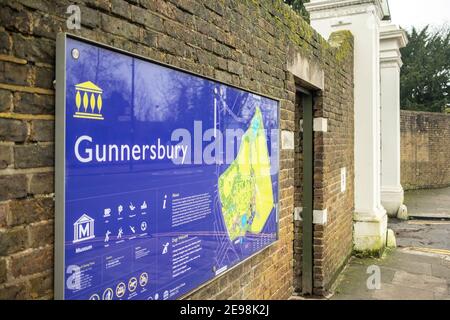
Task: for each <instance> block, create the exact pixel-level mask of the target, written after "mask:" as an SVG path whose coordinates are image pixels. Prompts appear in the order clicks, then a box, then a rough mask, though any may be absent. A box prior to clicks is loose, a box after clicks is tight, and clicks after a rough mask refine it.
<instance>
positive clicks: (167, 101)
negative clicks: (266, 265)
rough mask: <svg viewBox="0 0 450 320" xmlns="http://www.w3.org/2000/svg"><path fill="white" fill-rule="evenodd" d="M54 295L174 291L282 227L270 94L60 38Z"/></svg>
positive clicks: (152, 295) (226, 265) (249, 251)
mask: <svg viewBox="0 0 450 320" xmlns="http://www.w3.org/2000/svg"><path fill="white" fill-rule="evenodd" d="M57 55H58V67H57V109H58V110H57V122H58V124H57V165H56V167H57V172H56V175H57V186H56V188H57V195H56V198H57V199H56V200H57V221H56V224H57V230H56V234H57V236H56V237H57V239H56V241H57V243H56V259H57V261H56V279H55V286H56V287H55V291H56V295H57V298H64V299H92V300H95V299H98V300H113V299H114V300H115V299H124V300H125V299H126V300H128V299H147V300H151V299H175V298H177V297H180V296H183V295H184V294H186V293H188V292H190V291H192V290H193V289H195V288H197V287H199V286H200V285H201V284H203V283H205V282H206V281H208V280H210V279H212V278H214V277H216V276H218V275H220V274H221V273H223V272H226V270H228V269H230V268H231V267H233V266H234V265H236V264H238V263H239V262H241V261H242V260H244V259H246V258H248V257H250V256H251V255H253V254H254V253H256V252H258V251H260V250H262V249H263V248H265V247H267V246H268V245H270V244H271V243H273V242H274V241H276V240H277V237H278V197H279V195H278V167H279V138H278V129H279V118H278V102H277V101H276V100H273V99H270V98H267V97H264V96H261V95H258V94H255V93H251V92H248V91H244V90H241V89H238V88H235V87H231V86H228V85H225V84H222V83H219V82H216V81H213V80H210V79H206V78H204V77H200V76H197V75H193V74H190V73H188V72H185V71H181V70H177V69H174V68H171V67H168V66H164V65H161V64H158V63H155V62H151V61H149V60H146V59H144V58H142V57H137V56H133V55H131V54H128V53H125V52H121V51H118V50H114V49H112V48H109V47H106V46H102V45H99V44H95V43H92V42H89V41H86V40H82V39H79V38H76V37H72V36H66V35H61V36H60V37H59V39H58V53H57Z"/></svg>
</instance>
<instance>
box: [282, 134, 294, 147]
mask: <svg viewBox="0 0 450 320" xmlns="http://www.w3.org/2000/svg"><path fill="white" fill-rule="evenodd" d="M281 149H283V150H294V132H292V131H287V130H283V131H281Z"/></svg>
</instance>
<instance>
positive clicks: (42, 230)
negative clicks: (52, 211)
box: [28, 220, 55, 248]
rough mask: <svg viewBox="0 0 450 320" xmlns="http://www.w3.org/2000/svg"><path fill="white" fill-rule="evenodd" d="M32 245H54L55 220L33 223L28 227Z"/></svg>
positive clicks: (33, 246)
mask: <svg viewBox="0 0 450 320" xmlns="http://www.w3.org/2000/svg"><path fill="white" fill-rule="evenodd" d="M28 232H29V237H30V247H31V248H39V247H43V246H47V245H53V243H54V239H55V231H54V223H53V220H50V221H44V222H41V223H37V224H33V225H31V226H29V227H28Z"/></svg>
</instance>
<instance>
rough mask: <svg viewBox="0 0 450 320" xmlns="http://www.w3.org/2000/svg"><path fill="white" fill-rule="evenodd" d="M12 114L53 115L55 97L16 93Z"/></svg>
mask: <svg viewBox="0 0 450 320" xmlns="http://www.w3.org/2000/svg"><path fill="white" fill-rule="evenodd" d="M14 112H15V113H24V114H53V113H54V112H55V97H54V96H53V95H45V94H36V93H26V92H16V93H14Z"/></svg>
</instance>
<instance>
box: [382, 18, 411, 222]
mask: <svg viewBox="0 0 450 320" xmlns="http://www.w3.org/2000/svg"><path fill="white" fill-rule="evenodd" d="M380 30H381V33H380V64H381V150H382V152H381V203H382V204H383V206H384V207H385V208H386V211H387V213H388V215H389V216H390V217H396V216H397V214H398V212H399V209H400V206H401V205H402V204H403V188H402V186H401V184H400V68H401V67H402V59H401V54H400V48H403V47H405V46H406V44H407V43H408V39H407V37H406V33H405V31H404V30H402V29H401V28H400V27H398V26H397V25H395V24H392V23H391V22H390V21H383V22H382V24H381V29H380Z"/></svg>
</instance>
